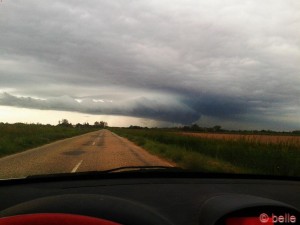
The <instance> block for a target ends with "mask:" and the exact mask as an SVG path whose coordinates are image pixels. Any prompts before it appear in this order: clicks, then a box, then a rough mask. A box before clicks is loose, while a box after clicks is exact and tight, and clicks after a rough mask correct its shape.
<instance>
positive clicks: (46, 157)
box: [0, 130, 173, 179]
mask: <svg viewBox="0 0 300 225" xmlns="http://www.w3.org/2000/svg"><path fill="white" fill-rule="evenodd" d="M122 166H173V165H172V164H170V163H169V162H167V161H165V160H162V159H160V158H158V157H157V156H154V155H151V154H149V153H148V152H147V151H145V150H144V149H142V148H140V147H138V146H136V145H135V144H133V143H132V142H130V141H128V140H127V139H125V138H122V137H120V136H118V135H116V134H114V133H112V132H111V131H109V130H100V131H96V132H92V133H88V134H84V135H81V136H77V137H73V138H68V139H65V140H61V141H56V142H54V143H51V144H47V145H44V146H42V147H38V148H35V149H31V150H28V151H25V152H21V153H17V154H15V155H10V156H7V157H4V158H1V159H0V179H3V178H4V179H6V178H18V177H26V176H28V175H36V174H52V173H74V172H83V171H95V170H107V169H112V168H116V167H122Z"/></svg>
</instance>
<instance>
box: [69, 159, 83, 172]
mask: <svg viewBox="0 0 300 225" xmlns="http://www.w3.org/2000/svg"><path fill="white" fill-rule="evenodd" d="M82 162H83V160H81V161H80V162H79V163H78V164H77V165H76V166H75V167H74V168H73V169H72V171H71V173H75V172H76V170H77V169H78V168H79V166H80V165H81V163H82Z"/></svg>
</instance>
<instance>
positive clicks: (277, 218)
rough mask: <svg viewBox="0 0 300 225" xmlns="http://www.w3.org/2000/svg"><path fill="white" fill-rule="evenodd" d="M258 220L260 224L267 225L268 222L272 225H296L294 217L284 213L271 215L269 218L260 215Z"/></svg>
mask: <svg viewBox="0 0 300 225" xmlns="http://www.w3.org/2000/svg"><path fill="white" fill-rule="evenodd" d="M259 220H260V222H262V223H268V222H270V220H271V221H272V223H296V221H297V219H296V216H294V215H291V214H289V213H284V214H283V215H275V214H274V213H272V217H271V218H270V217H269V216H268V215H267V214H266V213H262V214H260V216H259Z"/></svg>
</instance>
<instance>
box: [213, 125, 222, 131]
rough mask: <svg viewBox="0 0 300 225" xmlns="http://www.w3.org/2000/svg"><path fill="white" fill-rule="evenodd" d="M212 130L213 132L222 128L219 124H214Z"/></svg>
mask: <svg viewBox="0 0 300 225" xmlns="http://www.w3.org/2000/svg"><path fill="white" fill-rule="evenodd" d="M213 130H214V131H215V132H220V131H221V130H222V127H221V126H219V125H216V126H214V127H213Z"/></svg>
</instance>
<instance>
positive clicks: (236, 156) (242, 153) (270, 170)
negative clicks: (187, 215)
mask: <svg viewBox="0 0 300 225" xmlns="http://www.w3.org/2000/svg"><path fill="white" fill-rule="evenodd" d="M111 130H112V131H113V132H115V133H117V134H118V135H120V136H123V137H125V138H128V139H129V140H131V141H133V142H134V143H136V144H137V145H140V146H141V147H143V148H144V149H146V150H148V151H149V152H151V153H153V154H157V155H159V156H161V157H163V158H166V159H169V160H171V161H173V162H175V163H176V164H177V165H178V166H180V167H182V168H185V169H190V170H197V171H201V172H217V173H245V174H265V175H279V176H280V175H282V176H300V147H299V137H298V136H294V137H289V136H283V137H281V136H268V135H266V136H261V137H260V135H254V136H251V135H246V136H244V135H222V134H212V133H211V134H209V133H205V134H200V133H197V134H192V133H179V132H170V131H165V130H160V129H126V128H123V129H121V128H115V129H111Z"/></svg>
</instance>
